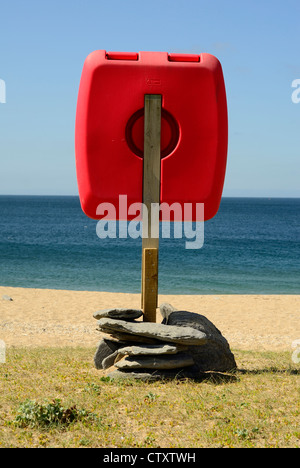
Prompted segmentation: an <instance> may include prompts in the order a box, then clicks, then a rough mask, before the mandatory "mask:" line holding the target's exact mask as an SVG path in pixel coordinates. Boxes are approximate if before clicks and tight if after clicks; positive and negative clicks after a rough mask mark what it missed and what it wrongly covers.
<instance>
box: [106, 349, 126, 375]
mask: <svg viewBox="0 0 300 468" xmlns="http://www.w3.org/2000/svg"><path fill="white" fill-rule="evenodd" d="M122 357H123V355H122V354H121V355H120V354H119V352H118V350H117V351H115V352H114V353H112V354H110V355H109V356H107V357H106V358H104V359H103V361H102V369H104V370H105V369H109V368H110V367H112V366H113V365H114V364H115V362H116V361H118V359H122Z"/></svg>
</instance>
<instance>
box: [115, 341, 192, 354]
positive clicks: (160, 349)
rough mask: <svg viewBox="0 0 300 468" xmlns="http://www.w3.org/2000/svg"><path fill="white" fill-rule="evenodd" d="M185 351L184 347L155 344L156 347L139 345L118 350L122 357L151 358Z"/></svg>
mask: <svg viewBox="0 0 300 468" xmlns="http://www.w3.org/2000/svg"><path fill="white" fill-rule="evenodd" d="M183 349H186V348H185V347H183V346H181V345H179V346H176V345H172V344H163V343H162V344H157V345H139V346H127V347H125V348H120V349H119V350H118V353H119V354H123V355H124V356H126V355H128V356H149V355H150V356H153V355H157V354H158V355H164V354H177V353H178V351H182V350H183Z"/></svg>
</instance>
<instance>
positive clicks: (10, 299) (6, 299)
mask: <svg viewBox="0 0 300 468" xmlns="http://www.w3.org/2000/svg"><path fill="white" fill-rule="evenodd" d="M2 299H3V300H4V301H13V298H12V297H10V296H8V295H7V294H3V296H2Z"/></svg>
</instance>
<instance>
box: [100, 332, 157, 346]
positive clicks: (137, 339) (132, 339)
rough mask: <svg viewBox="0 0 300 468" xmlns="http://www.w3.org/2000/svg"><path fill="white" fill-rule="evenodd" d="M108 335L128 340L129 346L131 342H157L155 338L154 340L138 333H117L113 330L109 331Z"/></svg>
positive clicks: (120, 339)
mask: <svg viewBox="0 0 300 468" xmlns="http://www.w3.org/2000/svg"><path fill="white" fill-rule="evenodd" d="M109 335H110V336H111V337H112V338H114V339H116V340H119V341H123V342H125V341H126V342H128V344H129V346H130V345H132V343H137V344H141V343H146V344H157V340H154V339H152V338H145V337H143V336H138V335H129V333H119V332H115V331H114V332H110V333H109Z"/></svg>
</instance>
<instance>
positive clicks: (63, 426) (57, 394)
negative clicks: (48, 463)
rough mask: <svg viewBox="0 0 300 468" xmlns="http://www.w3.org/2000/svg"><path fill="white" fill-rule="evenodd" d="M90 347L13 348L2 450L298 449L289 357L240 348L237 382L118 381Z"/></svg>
mask: <svg viewBox="0 0 300 468" xmlns="http://www.w3.org/2000/svg"><path fill="white" fill-rule="evenodd" d="M94 352H95V350H94V349H88V348H55V349H48V348H46V349H41V348H34V349H28V348H26V349H22V348H10V349H8V350H7V355H6V363H5V364H0V447H11V448H12V447H29V448H30V447H65V448H73V447H75V448H77V447H109V448H112V447H121V448H134V447H135V448H142V447H146V448H196V447H234V448H238V447H241V448H249V447H266V448H275V447H279V448H284V447H300V427H299V420H300V418H299V416H300V388H299V365H297V364H294V363H293V362H292V359H291V353H289V352H287V353H269V352H264V353H263V352H260V353H259V352H246V351H239V350H233V352H234V354H235V357H236V360H237V364H238V371H237V372H236V374H235V375H234V376H233V377H232V378H226V379H225V378H220V377H219V378H216V376H208V378H207V380H205V381H203V382H193V381H190V380H184V381H169V382H159V383H157V382H153V383H145V382H137V381H112V380H110V379H108V378H106V377H103V374H102V373H101V372H100V371H97V370H96V369H95V368H94V365H93V355H94Z"/></svg>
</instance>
